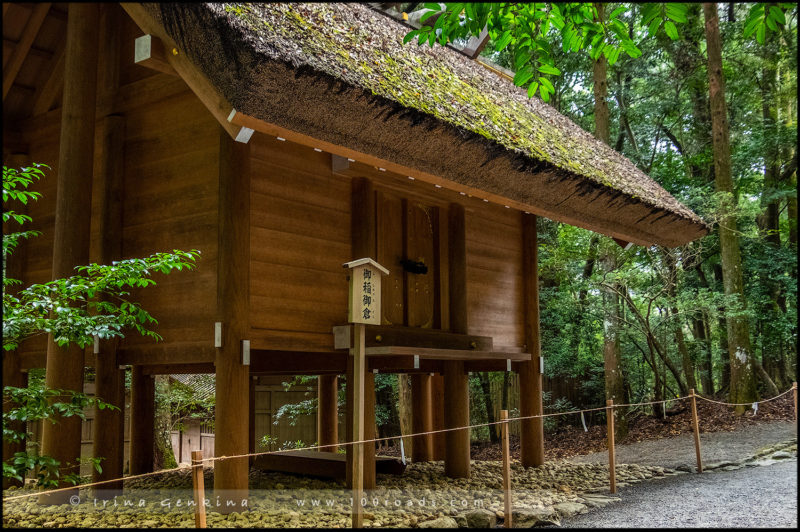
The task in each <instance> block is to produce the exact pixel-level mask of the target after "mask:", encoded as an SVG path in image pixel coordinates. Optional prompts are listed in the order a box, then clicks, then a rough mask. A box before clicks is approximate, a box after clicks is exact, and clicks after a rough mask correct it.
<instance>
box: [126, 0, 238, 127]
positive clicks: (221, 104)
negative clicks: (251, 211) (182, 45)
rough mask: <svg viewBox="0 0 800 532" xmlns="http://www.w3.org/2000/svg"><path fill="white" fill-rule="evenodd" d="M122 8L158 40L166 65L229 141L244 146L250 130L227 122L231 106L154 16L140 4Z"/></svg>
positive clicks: (127, 4)
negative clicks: (191, 93) (188, 89)
mask: <svg viewBox="0 0 800 532" xmlns="http://www.w3.org/2000/svg"><path fill="white" fill-rule="evenodd" d="M122 7H123V9H125V12H126V13H128V15H129V16H130V17H131V18H132V19H133V21H134V22H135V23H136V25H137V26H139V29H141V30H142V31H143V32H144V33H146V34H149V35H152V36H154V37H157V38H158V39H160V40H161V42H162V43H163V47H164V49H165V50H166V53H165V56H166V60H167V63H169V65H170V66H171V67H172V69H173V70H174V71H175V72H176V73H177V75H178V76H179V77H180V78H181V79H183V81H185V82H186V85H188V86H189V88H190V89H191V91H192V92H193V93H194V94H195V96H197V97H198V98H199V99H200V101H201V102H202V103H203V105H204V106H205V107H206V109H208V110H209V112H210V113H211V114H212V115H213V116H214V118H215V119H216V120H217V122H219V124H220V125H221V126H222V128H223V129H224V130H225V131H226V132H227V133H228V134H229V135H230V136H231V138H233V139H234V140H236V141H237V142H243V143H247V142H248V141H249V140H250V137H251V135H252V134H253V131H252V129H250V128H248V127H244V126H241V125H236V124H233V123H231V122H230V120H228V117H229V116H232V113H235V111H234V109H233V106H232V105H231V104H230V103H228V101H227V100H226V99H225V98H224V97H223V96H222V95H220V94H219V92H217V90H216V89H215V88H214V86H213V85H212V84H211V82H210V81H209V80H208V79H207V78H206V77H205V75H203V73H202V72H200V70H199V69H198V68H197V67H196V66H194V64H193V63H192V62H191V60H190V59H189V58H188V57H187V56H186V54H184V53H183V52H182V51H180V50H179V49H178V46H177V44H176V43H175V41H174V40H173V39H172V38H171V37H170V36H169V35H168V34H167V32H166V31H165V30H164V28H163V27H162V26H161V25H160V24H159V23H158V22H157V21H156V20H155V19H154V18H153V16H151V15H150V13H148V12H147V10H146V9H145V8H144V7H143V6H142V5H141V4H136V3H123V4H122Z"/></svg>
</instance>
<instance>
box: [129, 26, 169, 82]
mask: <svg viewBox="0 0 800 532" xmlns="http://www.w3.org/2000/svg"><path fill="white" fill-rule="evenodd" d="M133 48H134V51H133V54H134V55H133V62H134V63H136V64H137V65H141V66H144V67H147V68H152V69H153V70H158V71H159V72H163V73H164V74H169V75H170V76H177V75H178V73H177V72H175V69H173V68H172V65H170V64H169V61H167V53H166V51H165V50H164V45H163V43H162V42H161V40H159V38H158V37H154V36H152V35H142V36H141V37H138V38H137V39H136V41H135V42H134V46H133Z"/></svg>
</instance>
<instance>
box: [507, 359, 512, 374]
mask: <svg viewBox="0 0 800 532" xmlns="http://www.w3.org/2000/svg"><path fill="white" fill-rule="evenodd" d="M506 371H511V359H510V358H507V359H506Z"/></svg>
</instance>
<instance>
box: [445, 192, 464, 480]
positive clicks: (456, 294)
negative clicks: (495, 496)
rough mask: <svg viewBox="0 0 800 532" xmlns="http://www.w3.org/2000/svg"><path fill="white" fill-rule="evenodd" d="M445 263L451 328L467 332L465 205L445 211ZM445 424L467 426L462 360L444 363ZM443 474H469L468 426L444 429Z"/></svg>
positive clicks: (457, 476)
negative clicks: (446, 265)
mask: <svg viewBox="0 0 800 532" xmlns="http://www.w3.org/2000/svg"><path fill="white" fill-rule="evenodd" d="M447 227H448V244H449V247H448V250H449V251H448V265H449V276H448V278H449V284H450V287H449V307H450V330H451V331H453V332H456V333H461V334H467V332H468V327H467V247H466V246H467V244H466V242H467V241H466V217H465V213H464V206H463V205H459V204H457V203H451V204H450V208H449V210H448V223H447ZM444 404H445V405H446V406H445V409H444V426H445V428H454V427H464V426H467V425H469V377H468V375H467V373H466V371H464V362H463V361H451V360H448V361H446V362H445V363H444ZM444 435H445V438H444V439H445V448H446V450H445V457H444V470H445V474H446V475H447V476H449V477H452V478H466V477H469V440H470V435H469V429H464V430H454V431H449V432H445V433H444Z"/></svg>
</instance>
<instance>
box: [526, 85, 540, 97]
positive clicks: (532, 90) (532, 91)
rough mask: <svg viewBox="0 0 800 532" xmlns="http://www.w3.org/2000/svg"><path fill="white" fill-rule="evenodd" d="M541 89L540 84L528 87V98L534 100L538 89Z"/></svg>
mask: <svg viewBox="0 0 800 532" xmlns="http://www.w3.org/2000/svg"><path fill="white" fill-rule="evenodd" d="M538 88H539V84H538V83H537V82H535V81H534V82H533V83H531V84H530V85H529V86H528V98H533V95H534V94H536V89H538Z"/></svg>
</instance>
